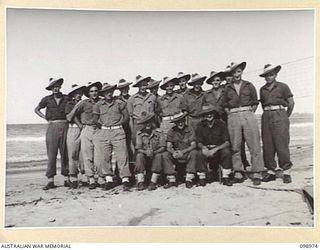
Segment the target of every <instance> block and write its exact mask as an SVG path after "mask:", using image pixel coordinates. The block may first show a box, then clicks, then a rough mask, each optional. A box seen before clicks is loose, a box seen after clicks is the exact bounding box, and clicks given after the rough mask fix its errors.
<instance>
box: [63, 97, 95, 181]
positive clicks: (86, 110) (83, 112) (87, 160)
mask: <svg viewBox="0 0 320 250" xmlns="http://www.w3.org/2000/svg"><path fill="white" fill-rule="evenodd" d="M97 101H98V100H97ZM95 104H96V102H95V101H93V100H91V99H85V100H83V101H81V102H80V103H78V104H77V105H76V106H75V107H74V109H73V110H72V111H71V112H70V113H69V114H68V116H67V118H68V120H72V118H73V117H74V116H77V115H78V116H80V122H81V124H82V125H83V129H82V131H81V136H80V140H81V153H82V157H83V163H84V168H85V174H86V176H87V177H93V176H94V174H95V173H96V171H97V166H96V161H97V159H98V155H97V152H96V150H95V146H96V140H95V139H96V137H95V136H96V134H97V132H98V131H99V129H98V128H96V127H95V126H94V122H93V106H94V105H95Z"/></svg>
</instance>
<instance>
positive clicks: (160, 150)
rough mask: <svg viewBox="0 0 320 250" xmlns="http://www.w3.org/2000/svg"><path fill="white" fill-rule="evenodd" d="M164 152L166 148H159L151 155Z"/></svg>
mask: <svg viewBox="0 0 320 250" xmlns="http://www.w3.org/2000/svg"><path fill="white" fill-rule="evenodd" d="M165 150H166V147H160V148H158V149H157V150H154V151H153V153H154V154H160V153H163V152H164V151H165Z"/></svg>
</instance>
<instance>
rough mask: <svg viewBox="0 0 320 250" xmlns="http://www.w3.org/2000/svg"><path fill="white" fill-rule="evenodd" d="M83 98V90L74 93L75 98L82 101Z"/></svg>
mask: <svg viewBox="0 0 320 250" xmlns="http://www.w3.org/2000/svg"><path fill="white" fill-rule="evenodd" d="M81 98H82V91H76V92H75V93H74V99H75V100H76V101H80V100H81Z"/></svg>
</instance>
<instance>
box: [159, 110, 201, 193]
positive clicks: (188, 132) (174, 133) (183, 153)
mask: <svg viewBox="0 0 320 250" xmlns="http://www.w3.org/2000/svg"><path fill="white" fill-rule="evenodd" d="M186 116H187V113H186V112H184V113H182V112H181V113H179V114H176V115H175V116H174V118H173V119H172V122H173V123H174V124H175V126H174V127H173V128H171V129H170V130H169V132H168V135H167V152H165V153H164V154H163V164H164V166H165V168H167V169H173V164H175V165H176V166H177V165H179V164H181V163H182V164H186V165H187V166H186V187H187V188H191V187H192V185H193V179H194V177H195V175H196V174H198V176H199V185H200V186H205V185H206V171H207V168H206V166H205V165H204V164H198V163H200V162H199V160H200V158H199V157H200V154H199V151H197V150H196V148H197V143H196V135H195V132H194V130H193V129H192V128H191V127H188V126H187V123H186Z"/></svg>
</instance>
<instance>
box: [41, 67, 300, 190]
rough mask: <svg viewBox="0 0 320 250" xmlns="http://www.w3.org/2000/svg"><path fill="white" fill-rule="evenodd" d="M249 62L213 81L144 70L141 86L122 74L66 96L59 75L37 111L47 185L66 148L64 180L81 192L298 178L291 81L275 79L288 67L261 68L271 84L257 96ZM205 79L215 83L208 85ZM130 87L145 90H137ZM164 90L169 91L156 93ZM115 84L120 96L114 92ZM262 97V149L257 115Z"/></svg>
mask: <svg viewBox="0 0 320 250" xmlns="http://www.w3.org/2000/svg"><path fill="white" fill-rule="evenodd" d="M245 68H246V62H242V63H231V64H230V65H228V66H227V68H226V70H224V71H221V72H215V71H212V72H211V73H210V76H209V77H208V78H207V77H206V76H200V75H199V74H197V73H195V74H192V75H190V74H184V73H183V72H179V73H178V75H177V76H176V77H164V78H163V80H162V81H156V80H154V79H152V78H151V77H142V76H140V75H138V76H137V77H136V81H135V83H133V82H128V81H126V80H125V79H121V80H120V81H119V83H118V84H114V85H112V84H109V83H104V84H102V83H101V82H89V83H88V84H87V86H78V85H76V84H74V85H72V90H71V91H70V93H69V94H68V95H64V94H62V93H61V91H60V89H61V85H62V84H63V79H62V78H60V79H52V78H51V79H50V81H49V85H48V86H47V87H46V89H47V90H49V91H52V94H51V95H49V96H46V97H44V98H43V99H42V100H41V101H40V103H39V104H38V106H37V107H36V108H35V112H36V114H38V115H39V116H40V117H42V118H44V119H46V120H47V121H48V128H47V133H46V146H47V155H48V167H47V172H46V176H47V178H48V183H47V185H46V186H45V187H44V190H48V189H51V188H55V187H56V186H55V184H54V176H55V175H56V160H57V154H58V150H60V155H61V173H62V175H64V176H65V181H64V186H69V187H70V188H74V189H75V188H78V187H79V185H80V183H81V185H82V186H88V187H89V189H95V188H97V187H102V188H103V189H105V190H110V189H112V188H114V187H115V185H116V184H118V183H122V185H123V190H124V191H128V190H129V189H130V188H131V186H132V184H133V183H135V184H136V188H137V189H138V190H144V189H146V188H147V189H148V190H155V189H156V188H157V187H158V186H159V183H162V184H163V185H164V188H171V187H175V186H177V185H178V183H180V182H185V186H186V187H187V188H191V187H192V186H193V185H197V186H205V185H206V183H207V182H209V181H220V182H221V183H222V184H223V185H227V186H232V185H233V184H235V183H242V182H243V181H244V180H245V179H247V178H248V177H249V178H250V179H251V180H252V182H253V184H254V185H260V184H261V181H266V182H268V181H273V180H275V179H276V178H282V179H283V182H284V183H290V182H291V181H292V180H291V175H290V170H291V168H292V162H291V160H290V152H289V116H290V115H291V113H292V111H293V108H294V101H293V95H292V93H291V91H290V88H289V87H288V85H287V84H285V83H282V82H278V81H277V80H276V77H277V75H278V72H279V71H280V70H281V66H280V65H277V66H272V65H270V64H267V65H265V67H264V69H263V72H262V73H261V74H260V76H261V77H263V78H265V81H266V83H265V85H264V86H263V87H261V89H260V100H258V96H257V91H256V88H255V86H254V85H253V84H252V83H250V82H249V81H246V80H244V79H242V74H243V72H244V70H245ZM224 81H225V84H223V82H224ZM205 82H206V84H209V85H211V86H212V88H211V89H209V90H207V91H204V90H203V89H202V85H203V84H204V83H205ZM188 85H189V86H190V88H188ZM130 86H132V87H136V88H138V92H137V93H136V94H134V95H132V96H130V95H129V89H130ZM176 86H178V89H177V90H174V88H175V87H176ZM159 88H161V89H162V90H164V91H165V94H164V95H162V96H159V95H158V89H159ZM116 89H117V90H119V91H120V95H119V96H114V91H115V90H116ZM83 95H85V96H86V97H87V98H86V99H84V100H82V96H83ZM259 102H260V103H261V105H262V108H263V114H262V119H261V125H262V128H261V131H262V143H263V149H262V148H261V144H260V132H259V127H258V119H257V117H256V115H255V111H256V109H257V107H258V105H259ZM43 108H46V113H45V114H43V113H42V112H41V109H43ZM245 145H247V147H248V149H249V152H250V157H251V161H250V162H251V163H248V161H247V159H246V153H245ZM276 154H277V158H278V163H277V162H276V160H275V155H276ZM113 157H114V160H112V159H113ZM80 175H81V176H82V178H80Z"/></svg>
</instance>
